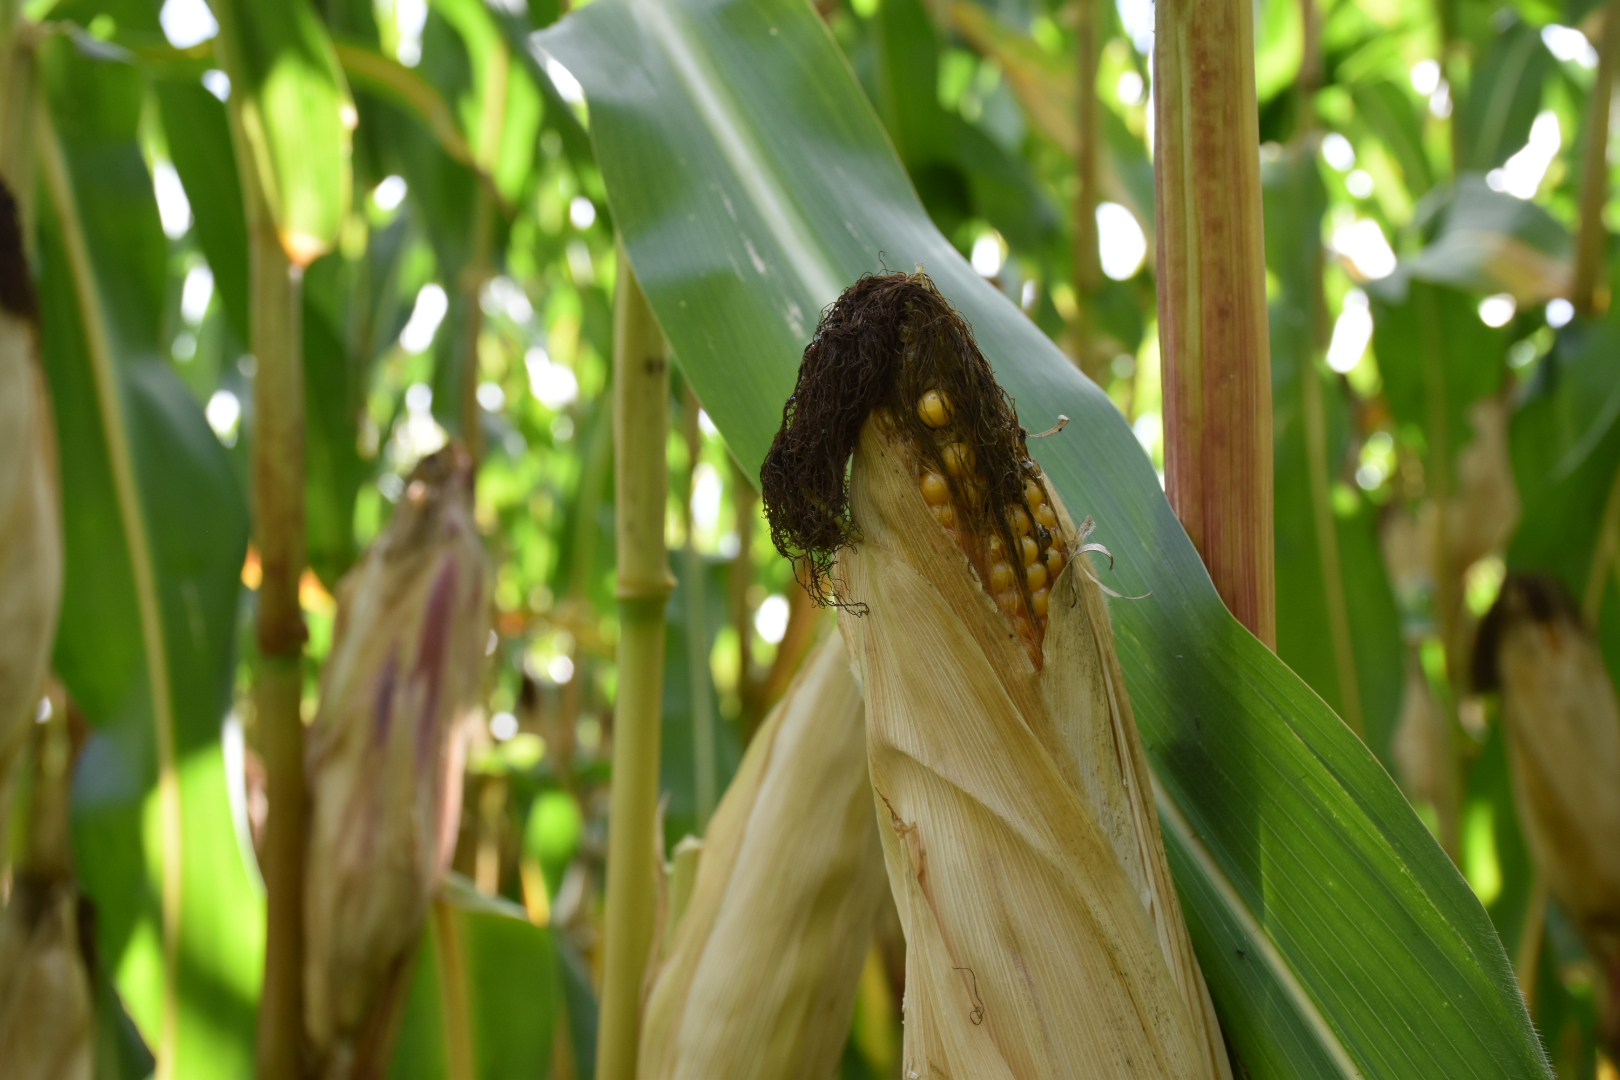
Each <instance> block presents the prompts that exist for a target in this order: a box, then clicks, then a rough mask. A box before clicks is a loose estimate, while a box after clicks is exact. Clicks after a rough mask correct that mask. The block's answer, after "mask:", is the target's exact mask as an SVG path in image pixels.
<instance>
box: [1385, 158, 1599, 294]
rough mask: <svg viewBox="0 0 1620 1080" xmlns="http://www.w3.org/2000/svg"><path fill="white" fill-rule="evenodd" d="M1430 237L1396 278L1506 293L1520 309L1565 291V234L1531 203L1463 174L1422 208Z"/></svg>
mask: <svg viewBox="0 0 1620 1080" xmlns="http://www.w3.org/2000/svg"><path fill="white" fill-rule="evenodd" d="M1426 206H1427V209H1428V211H1429V212H1428V214H1427V221H1428V223H1429V225H1430V227H1431V229H1432V233H1433V238H1432V240H1431V242H1430V243H1429V245H1428V246H1427V247H1425V248H1424V249H1423V250H1422V251H1420V252H1418V253H1417V254H1416V255H1413V256H1411V257H1409V258H1406V259H1403V260H1402V261H1401V273H1402V274H1403V275H1405V276H1410V277H1417V278H1422V279H1424V280H1425V281H1431V282H1434V283H1435V284H1437V285H1449V286H1451V287H1452V288H1456V289H1464V290H1471V291H1476V292H1482V293H1498V292H1505V293H1511V294H1512V295H1513V296H1514V298H1515V299H1517V300H1518V301H1519V302H1520V303H1523V304H1538V303H1544V302H1545V301H1547V300H1549V299H1551V298H1552V297H1554V296H1562V295H1564V294H1565V293H1567V292H1568V291H1569V273H1570V270H1569V255H1570V237H1569V230H1567V229H1566V228H1564V226H1563V225H1562V224H1561V223H1559V222H1558V220H1557V219H1555V218H1554V217H1553V216H1552V215H1551V214H1549V213H1547V211H1546V210H1544V209H1542V208H1541V207H1540V206H1537V205H1536V204H1535V203H1533V202H1527V201H1525V200H1524V199H1518V198H1515V197H1513V196H1512V195H1508V194H1506V193H1504V192H1500V191H1493V190H1491V188H1490V186H1489V185H1488V184H1487V183H1486V182H1485V180H1484V179H1483V178H1482V177H1480V176H1478V175H1477V174H1472V173H1470V174H1466V175H1464V176H1462V177H1461V178H1460V179H1459V180H1458V181H1457V182H1456V183H1455V184H1453V185H1451V186H1450V187H1448V188H1446V189H1444V190H1441V191H1436V192H1433V193H1432V194H1431V196H1430V198H1429V200H1428V201H1427V203H1426Z"/></svg>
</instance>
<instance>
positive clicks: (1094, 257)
mask: <svg viewBox="0 0 1620 1080" xmlns="http://www.w3.org/2000/svg"><path fill="white" fill-rule="evenodd" d="M1098 4H1099V0H1075V27H1074V60H1075V64H1074V66H1075V75H1076V77H1077V79H1078V85H1077V88H1076V91H1077V92H1076V94H1075V119H1076V130H1075V135H1076V138H1077V140H1078V142H1077V143H1076V146H1075V152H1074V169H1075V179H1076V184H1075V197H1074V301H1075V307H1076V309H1077V310H1078V312H1079V317H1078V318H1076V319H1075V326H1074V358H1075V362H1076V363H1078V364H1079V365H1080V370H1082V371H1084V372H1085V373H1086V375H1087V376H1089V377H1090V378H1091V379H1092V381H1094V382H1097V383H1099V384H1100V383H1102V382H1103V380H1104V379H1105V378H1106V376H1107V364H1108V358H1107V357H1106V356H1103V355H1101V353H1100V351H1099V349H1098V343H1097V340H1096V334H1095V332H1094V327H1093V326H1092V311H1091V301H1092V298H1093V297H1094V296H1095V295H1096V294H1097V290H1098V289H1099V288H1100V287H1101V286H1102V262H1101V259H1100V258H1099V255H1098V252H1097V202H1098V198H1097V190H1098V180H1097V165H1098V152H1099V149H1100V145H1099V144H1100V141H1101V138H1102V123H1101V116H1100V112H1099V109H1100V106H1099V104H1098V102H1097V68H1098V65H1099V64H1100V62H1101V60H1102V42H1101V41H1100V40H1099V38H1100V35H1099V33H1098V29H1097V21H1098V19H1097V7H1098Z"/></svg>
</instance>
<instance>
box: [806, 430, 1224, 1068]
mask: <svg viewBox="0 0 1620 1080" xmlns="http://www.w3.org/2000/svg"><path fill="white" fill-rule="evenodd" d="M918 469H919V465H918V462H917V460H916V456H915V451H914V449H913V447H912V446H911V445H910V443H909V442H908V441H907V440H906V439H905V438H903V437H896V436H895V435H894V434H892V433H891V430H889V429H887V428H886V427H885V425H884V422H883V421H882V420H881V419H878V418H876V417H874V418H873V419H871V420H868V422H867V424H866V426H865V429H864V431H863V433H862V436H861V440H860V444H859V448H858V450H857V452H856V454H855V459H854V465H853V468H852V469H851V472H850V505H851V511H852V516H853V520H854V522H855V524H856V526H857V528H858V530H859V541H858V542H857V543H855V544H854V545H853V546H852V547H850V548H848V549H847V550H845V551H843V552H841V553H840V555H839V559H838V564H837V568H836V577H837V587H838V596H839V600H840V601H841V602H842V603H845V604H863V605H865V614H864V615H863V616H861V617H855V618H851V617H846V618H844V619H842V620H841V623H840V624H841V626H842V627H843V630H844V634H845V636H846V640H847V641H848V643H849V647H850V653H851V656H852V658H853V661H854V664H855V667H856V670H857V672H858V674H859V676H860V680H861V685H862V687H863V689H864V693H865V701H866V710H867V712H866V716H867V739H868V754H869V764H870V771H871V780H872V785H873V788H874V791H875V794H876V796H877V800H878V813H879V818H880V823H881V824H880V830H879V831H880V834H881V835H882V838H883V847H884V855H885V860H886V863H887V866H888V872H889V880H890V885H891V888H892V890H893V893H894V896H895V900H896V903H897V905H898V907H899V910H900V917H901V921H902V923H903V924H904V926H905V932H906V945H907V960H906V1001H905V1019H906V1039H905V1066H904V1072H905V1075H906V1076H919V1077H921V1076H953V1077H973V1078H975V1080H992V1078H1000V1077H1005V1078H1013V1077H1016V1078H1018V1080H1037V1078H1046V1077H1082V1076H1083V1077H1086V1078H1088V1080H1099V1078H1108V1077H1120V1078H1125V1077H1132V1078H1135V1077H1142V1076H1174V1077H1221V1078H1225V1077H1228V1076H1230V1066H1229V1063H1228V1061H1227V1058H1226V1053H1225V1049H1224V1046H1223V1044H1222V1040H1221V1035H1220V1031H1219V1028H1218V1025H1217V1022H1216V1019H1215V1015H1214V1010H1213V1007H1212V1005H1211V1003H1210V999H1209V995H1208V991H1207V990H1206V988H1205V986H1204V982H1203V978H1202V975H1201V973H1200V971H1199V969H1198V964H1197V961H1196V960H1195V958H1194V956H1193V952H1192V947H1191V944H1190V941H1189V939H1188V937H1187V932H1186V928H1185V925H1184V923H1183V921H1182V917H1181V911H1180V905H1179V902H1178V900H1177V897H1176V893H1175V890H1174V887H1173V885H1172V883H1171V880H1170V875H1169V870H1168V867H1167V865H1166V861H1165V856H1164V850H1163V846H1162V842H1161V840H1160V836H1159V828H1158V818H1157V815H1156V813H1155V810H1154V806H1153V796H1152V789H1151V780H1150V777H1149V773H1148V769H1147V764H1146V759H1145V757H1144V755H1143V752H1142V748H1141V743H1140V739H1139V736H1138V734H1137V731H1136V726H1135V721H1134V718H1133V716H1132V714H1131V711H1130V703H1129V700H1128V698H1127V697H1126V693H1125V684H1124V679H1123V676H1122V673H1121V671H1120V668H1119V664H1118V661H1117V659H1116V657H1115V654H1114V648H1113V638H1112V631H1111V629H1110V627H1109V622H1108V615H1107V609H1106V606H1105V602H1104V600H1103V598H1102V594H1101V592H1100V590H1099V587H1098V585H1097V584H1096V582H1095V580H1094V578H1093V577H1092V576H1091V575H1092V571H1091V568H1090V566H1089V564H1088V563H1087V561H1086V559H1085V557H1084V556H1083V555H1082V554H1079V553H1078V552H1077V553H1076V556H1075V558H1074V560H1073V561H1071V562H1070V563H1069V564H1068V565H1067V566H1066V567H1065V568H1064V569H1063V571H1062V573H1060V574H1059V575H1058V577H1057V579H1056V581H1055V582H1054V583H1053V585H1052V592H1051V599H1050V603H1049V609H1048V610H1049V613H1050V621H1049V623H1048V625H1047V627H1046V632H1045V642H1044V654H1045V663H1044V665H1043V666H1042V667H1041V668H1040V669H1039V670H1037V668H1036V666H1035V664H1034V663H1033V661H1032V659H1031V657H1030V656H1029V655H1028V654H1027V652H1026V650H1025V649H1024V648H1023V647H1021V645H1020V642H1019V639H1018V637H1017V636H1016V635H1015V633H1014V632H1013V627H1012V625H1011V623H1010V622H1009V620H1008V619H1007V618H1006V617H1005V616H1004V615H1003V614H1002V613H1001V611H999V610H998V609H997V607H996V605H995V604H994V603H993V602H992V601H991V599H990V597H989V596H988V595H987V594H986V592H985V590H984V589H983V588H982V587H981V585H980V583H979V581H978V580H977V578H976V576H975V574H974V572H973V570H972V569H971V568H970V565H969V563H968V561H967V558H966V557H965V556H964V554H963V552H962V550H961V549H960V548H959V547H958V545H957V544H956V542H955V541H954V540H953V539H952V538H951V536H950V535H949V534H947V532H946V531H945V530H944V529H943V528H941V527H940V526H939V525H938V524H936V523H935V521H934V518H933V517H932V516H931V514H930V512H929V510H928V506H927V504H926V503H925V501H924V499H923V496H922V494H921V493H920V492H919V488H918V481H917V476H918ZM1052 498H1053V500H1054V503H1055V502H1056V495H1055V493H1053V495H1052ZM1056 509H1057V510H1058V512H1059V518H1060V521H1061V523H1062V528H1063V531H1064V533H1065V534H1066V535H1067V536H1069V537H1074V536H1076V535H1077V533H1076V531H1075V528H1074V524H1073V522H1072V521H1071V520H1069V518H1068V516H1067V514H1066V512H1063V511H1062V508H1061V506H1057V507H1056Z"/></svg>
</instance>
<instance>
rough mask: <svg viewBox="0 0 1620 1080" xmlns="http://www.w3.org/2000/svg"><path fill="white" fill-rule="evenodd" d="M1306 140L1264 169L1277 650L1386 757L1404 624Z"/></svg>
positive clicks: (1321, 193)
mask: <svg viewBox="0 0 1620 1080" xmlns="http://www.w3.org/2000/svg"><path fill="white" fill-rule="evenodd" d="M1308 146H1309V144H1300V145H1298V146H1296V147H1295V148H1294V149H1293V150H1292V151H1288V152H1285V154H1284V155H1283V156H1282V157H1281V158H1279V159H1278V160H1277V161H1275V162H1273V163H1270V164H1268V165H1267V166H1266V167H1265V168H1264V170H1263V172H1262V182H1263V185H1264V198H1265V214H1266V265H1267V268H1268V269H1269V270H1270V271H1271V272H1272V273H1273V274H1274V275H1276V277H1277V280H1278V281H1279V282H1280V283H1281V287H1280V288H1279V290H1278V292H1277V295H1276V297H1275V298H1274V299H1273V301H1272V303H1271V395H1272V409H1273V414H1272V415H1273V427H1272V433H1273V439H1274V444H1275V446H1274V449H1275V453H1274V460H1275V484H1276V488H1275V508H1276V559H1277V571H1276V573H1277V654H1278V655H1279V656H1281V657H1282V659H1283V660H1284V661H1285V662H1286V663H1287V664H1288V666H1289V667H1291V668H1293V669H1294V671H1295V672H1296V673H1297V674H1298V675H1299V676H1300V677H1301V678H1303V679H1304V680H1305V681H1306V682H1308V683H1310V685H1311V687H1312V689H1314V690H1315V691H1316V692H1317V693H1319V694H1321V695H1322V698H1323V700H1325V701H1326V702H1327V703H1328V704H1329V705H1331V706H1332V707H1333V709H1334V711H1335V712H1337V713H1338V714H1339V715H1340V716H1341V717H1343V718H1344V720H1345V723H1347V724H1349V725H1350V727H1351V729H1352V730H1355V731H1359V732H1361V733H1362V736H1363V738H1365V739H1366V741H1367V745H1368V746H1369V747H1371V748H1372V750H1373V752H1374V753H1376V754H1377V755H1378V756H1379V758H1380V759H1381V760H1383V761H1385V762H1389V761H1391V760H1392V759H1391V757H1390V755H1389V739H1390V735H1391V733H1392V732H1393V730H1394V727H1395V720H1396V717H1397V715H1398V713H1399V710H1400V705H1401V678H1402V668H1401V664H1402V657H1401V624H1400V613H1399V612H1398V611H1397V610H1396V607H1395V597H1394V595H1393V593H1392V592H1391V591H1390V586H1389V579H1388V577H1387V576H1386V574H1385V572H1384V564H1383V559H1382V557H1381V555H1380V553H1379V550H1378V535H1377V529H1376V512H1375V508H1374V507H1372V506H1371V505H1369V504H1368V503H1367V502H1366V501H1365V500H1363V499H1362V498H1361V496H1360V493H1359V492H1358V491H1357V490H1356V489H1355V488H1353V487H1351V486H1349V485H1348V484H1346V483H1345V482H1344V479H1343V478H1344V477H1345V476H1346V475H1347V474H1348V472H1349V471H1351V470H1347V469H1346V464H1347V459H1348V456H1349V450H1350V402H1349V394H1348V389H1347V387H1346V386H1345V384H1344V379H1343V378H1342V377H1341V376H1338V375H1335V374H1333V373H1332V372H1330V371H1328V370H1327V369H1326V367H1325V365H1324V364H1323V363H1322V355H1321V354H1322V348H1321V345H1320V342H1319V339H1320V337H1321V336H1322V333H1323V330H1324V329H1325V327H1320V326H1318V316H1317V312H1318V310H1319V305H1320V280H1321V279H1320V274H1321V266H1322V249H1321V243H1322V241H1321V237H1322V218H1323V215H1324V212H1325V211H1326V208H1327V192H1326V190H1325V189H1324V188H1323V186H1322V178H1321V172H1320V168H1319V166H1318V164H1317V161H1316V159H1315V156H1314V155H1313V154H1311V153H1310V152H1309V150H1308Z"/></svg>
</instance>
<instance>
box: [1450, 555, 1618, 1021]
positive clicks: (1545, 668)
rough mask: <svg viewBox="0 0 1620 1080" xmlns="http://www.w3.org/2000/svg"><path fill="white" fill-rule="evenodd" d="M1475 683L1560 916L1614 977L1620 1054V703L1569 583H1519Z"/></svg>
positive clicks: (1507, 589)
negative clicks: (1493, 715) (1500, 728)
mask: <svg viewBox="0 0 1620 1080" xmlns="http://www.w3.org/2000/svg"><path fill="white" fill-rule="evenodd" d="M1475 660H1476V670H1475V682H1476V684H1478V685H1480V686H1481V688H1493V687H1494V688H1499V689H1500V691H1501V695H1502V719H1503V722H1504V724H1505V727H1506V731H1507V737H1508V760H1509V763H1510V766H1511V770H1512V775H1513V793H1514V801H1515V803H1516V804H1517V807H1518V811H1519V824H1520V827H1521V828H1522V829H1523V830H1524V836H1525V841H1526V843H1527V844H1528V845H1529V847H1530V853H1531V855H1532V857H1533V858H1534V859H1535V862H1536V866H1537V868H1538V869H1539V870H1540V871H1541V873H1542V874H1543V875H1545V877H1546V881H1547V886H1548V889H1549V890H1550V892H1551V893H1552V895H1553V896H1554V897H1555V898H1556V899H1557V901H1558V904H1559V906H1560V907H1562V908H1563V910H1564V911H1565V913H1566V914H1567V915H1568V916H1569V917H1570V919H1571V921H1573V922H1574V924H1575V927H1576V929H1577V930H1578V931H1579V933H1580V935H1581V937H1582V939H1583V940H1584V941H1585V942H1586V946H1587V948H1588V949H1589V950H1591V952H1592V954H1593V956H1594V957H1595V958H1596V959H1597V961H1598V962H1599V964H1600V965H1602V966H1603V967H1604V968H1605V969H1606V970H1607V972H1608V974H1609V978H1610V980H1611V987H1612V990H1611V995H1610V996H1611V1001H1610V1002H1609V1012H1610V1016H1609V1019H1608V1022H1607V1026H1608V1027H1609V1032H1608V1036H1609V1039H1610V1041H1611V1043H1612V1044H1614V1045H1615V1046H1616V1048H1617V1049H1620V1001H1615V1000H1612V998H1613V997H1614V996H1616V995H1615V994H1614V993H1613V991H1620V702H1617V701H1616V697H1615V687H1614V682H1613V680H1611V679H1610V677H1609V673H1608V670H1607V669H1606V668H1605V667H1604V664H1603V656H1602V653H1601V652H1600V651H1599V649H1598V644H1597V641H1596V640H1595V639H1594V637H1593V635H1592V634H1591V632H1590V631H1589V630H1588V629H1587V628H1586V626H1585V625H1584V623H1583V622H1582V619H1581V615H1580V612H1579V610H1578V609H1577V608H1576V607H1575V604H1574V602H1573V601H1572V600H1571V599H1570V597H1569V595H1568V594H1567V593H1566V592H1565V591H1564V588H1563V586H1562V585H1561V584H1559V582H1558V581H1557V580H1556V579H1554V578H1552V577H1550V576H1546V575H1530V574H1510V575H1508V577H1507V579H1506V580H1505V581H1504V582H1503V584H1502V592H1501V595H1500V596H1499V597H1498V599H1497V602H1496V606H1495V607H1493V608H1492V609H1491V612H1490V614H1489V615H1488V616H1487V617H1486V619H1485V622H1484V623H1483V624H1482V626H1481V628H1480V637H1479V643H1478V646H1477V649H1476V652H1475Z"/></svg>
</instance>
